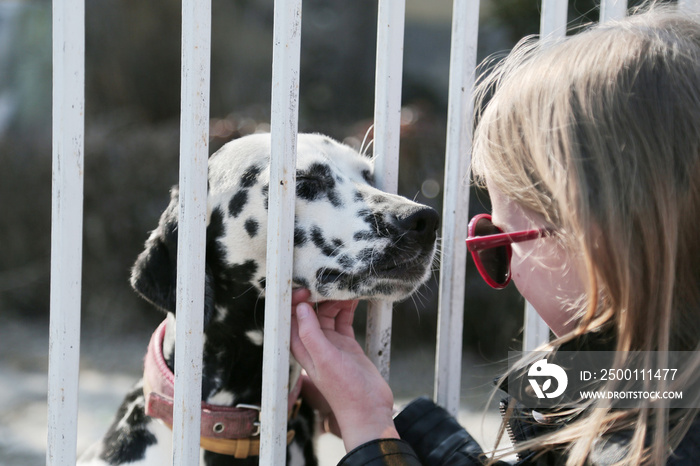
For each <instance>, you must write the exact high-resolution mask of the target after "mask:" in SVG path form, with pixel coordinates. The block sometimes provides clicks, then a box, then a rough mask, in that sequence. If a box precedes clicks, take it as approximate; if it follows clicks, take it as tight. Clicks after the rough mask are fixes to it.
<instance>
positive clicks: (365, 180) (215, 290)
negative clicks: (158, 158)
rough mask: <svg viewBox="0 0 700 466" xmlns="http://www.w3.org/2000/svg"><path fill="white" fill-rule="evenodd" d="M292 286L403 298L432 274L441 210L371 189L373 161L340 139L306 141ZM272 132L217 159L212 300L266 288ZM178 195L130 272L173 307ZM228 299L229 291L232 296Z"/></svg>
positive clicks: (234, 145)
mask: <svg viewBox="0 0 700 466" xmlns="http://www.w3.org/2000/svg"><path fill="white" fill-rule="evenodd" d="M297 146H298V156H297V177H296V182H297V186H296V195H297V196H296V214H295V215H296V216H295V228H294V270H293V277H294V284H295V286H301V287H305V288H308V289H309V290H311V293H312V300H317V301H321V300H327V299H355V298H383V299H390V300H399V299H404V298H406V297H408V296H409V295H410V294H411V293H413V292H414V291H415V290H416V289H417V288H418V287H419V286H420V285H421V284H422V283H423V282H424V281H425V280H426V279H427V278H428V276H429V274H430V269H431V264H432V260H433V255H434V253H435V238H436V229H437V224H438V215H437V213H436V212H435V211H434V210H433V209H431V208H429V207H426V206H424V205H420V204H417V203H415V202H412V201H410V200H408V199H406V198H403V197H400V196H396V195H391V194H387V193H384V192H382V191H379V190H378V189H376V188H374V187H373V166H372V162H371V160H370V159H369V158H368V157H366V156H364V155H361V154H359V153H358V152H356V151H355V150H353V149H351V148H350V147H348V146H345V145H343V144H340V143H338V142H335V141H333V140H332V139H330V138H328V137H325V136H320V135H311V134H300V135H299V138H298V143H297ZM269 163H270V136H269V134H267V135H252V136H247V137H244V138H241V139H237V140H235V141H232V142H230V143H228V144H226V145H225V146H224V147H222V148H221V149H220V150H219V151H218V152H217V153H215V154H214V155H213V156H212V157H211V158H210V160H209V197H208V208H209V218H208V226H207V258H206V280H207V306H208V307H210V306H213V305H215V304H216V303H217V302H219V301H221V299H222V298H223V297H222V296H216V295H217V294H221V293H237V292H240V291H241V290H250V289H255V290H256V291H257V292H258V294H259V295H263V294H264V292H265V274H266V270H265V256H266V231H267V207H268V189H269ZM177 217H178V192H177V188H174V189H173V191H172V196H171V202H170V205H169V206H168V207H167V209H166V210H165V212H163V214H162V216H161V218H160V223H159V225H158V228H157V229H156V230H154V231H153V232H152V234H151V236H150V238H149V239H148V241H147V242H146V249H145V251H144V252H142V253H141V255H140V256H139V258H138V260H137V262H136V265H135V266H134V270H133V273H132V278H131V282H132V285H133V286H134V288H135V289H136V290H137V291H138V292H139V293H140V294H141V295H142V296H144V297H145V298H146V299H147V300H149V301H151V302H152V303H154V304H155V305H157V306H158V307H160V308H162V309H164V310H166V311H170V312H174V311H175V277H176V256H177V223H178V218H177ZM228 299H230V298H227V300H228Z"/></svg>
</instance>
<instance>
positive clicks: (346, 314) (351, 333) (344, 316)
mask: <svg viewBox="0 0 700 466" xmlns="http://www.w3.org/2000/svg"><path fill="white" fill-rule="evenodd" d="M356 308H357V301H355V304H354V305H352V306H349V307H346V308H345V309H343V310H341V311H340V313H339V314H338V316H337V317H336V319H335V331H336V332H338V333H339V334H341V335H344V336H346V337H350V338H355V329H353V327H352V322H353V320H354V319H355V309H356Z"/></svg>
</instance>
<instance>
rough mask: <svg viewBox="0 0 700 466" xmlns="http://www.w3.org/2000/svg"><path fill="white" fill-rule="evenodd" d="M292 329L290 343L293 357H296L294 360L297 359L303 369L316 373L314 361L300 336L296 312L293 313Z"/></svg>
mask: <svg viewBox="0 0 700 466" xmlns="http://www.w3.org/2000/svg"><path fill="white" fill-rule="evenodd" d="M291 327H292V333H291V338H290V342H289V343H290V350H291V351H292V355H294V359H296V360H297V362H298V363H299V364H301V366H302V367H304V368H306V369H307V370H308V371H309V372H311V371H314V370H315V367H314V366H313V359H312V358H311V355H310V354H309V352H308V351H307V350H306V347H305V346H304V343H303V342H302V341H301V337H300V336H299V321H298V320H297V316H296V312H292V322H291Z"/></svg>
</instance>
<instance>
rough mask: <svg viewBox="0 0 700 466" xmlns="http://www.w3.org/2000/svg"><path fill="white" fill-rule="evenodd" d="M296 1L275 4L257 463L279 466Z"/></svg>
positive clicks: (285, 384) (295, 113)
mask: <svg viewBox="0 0 700 466" xmlns="http://www.w3.org/2000/svg"><path fill="white" fill-rule="evenodd" d="M300 52H301V0H288V1H282V0H275V18H274V39H273V52H272V110H271V112H272V114H271V133H272V134H271V138H272V159H271V163H270V201H269V211H268V233H267V278H266V296H265V332H264V335H265V341H264V345H263V391H262V413H261V427H262V430H261V449H260V464H270V465H272V464H285V461H286V450H287V436H286V433H287V396H288V394H289V332H290V326H291V305H292V294H291V293H292V259H293V253H294V241H293V235H292V232H293V229H294V201H295V183H296V176H295V172H296V154H297V130H298V118H299V110H298V108H299V56H300Z"/></svg>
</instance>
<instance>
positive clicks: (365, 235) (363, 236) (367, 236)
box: [352, 230, 377, 241]
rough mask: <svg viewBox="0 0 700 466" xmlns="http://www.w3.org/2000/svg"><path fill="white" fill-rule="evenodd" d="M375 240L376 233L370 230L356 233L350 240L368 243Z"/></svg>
mask: <svg viewBox="0 0 700 466" xmlns="http://www.w3.org/2000/svg"><path fill="white" fill-rule="evenodd" d="M376 238H377V233H375V232H374V231H370V230H364V231H358V232H355V234H354V235H352V239H354V240H355V241H363V240H364V241H370V240H373V239H376Z"/></svg>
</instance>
